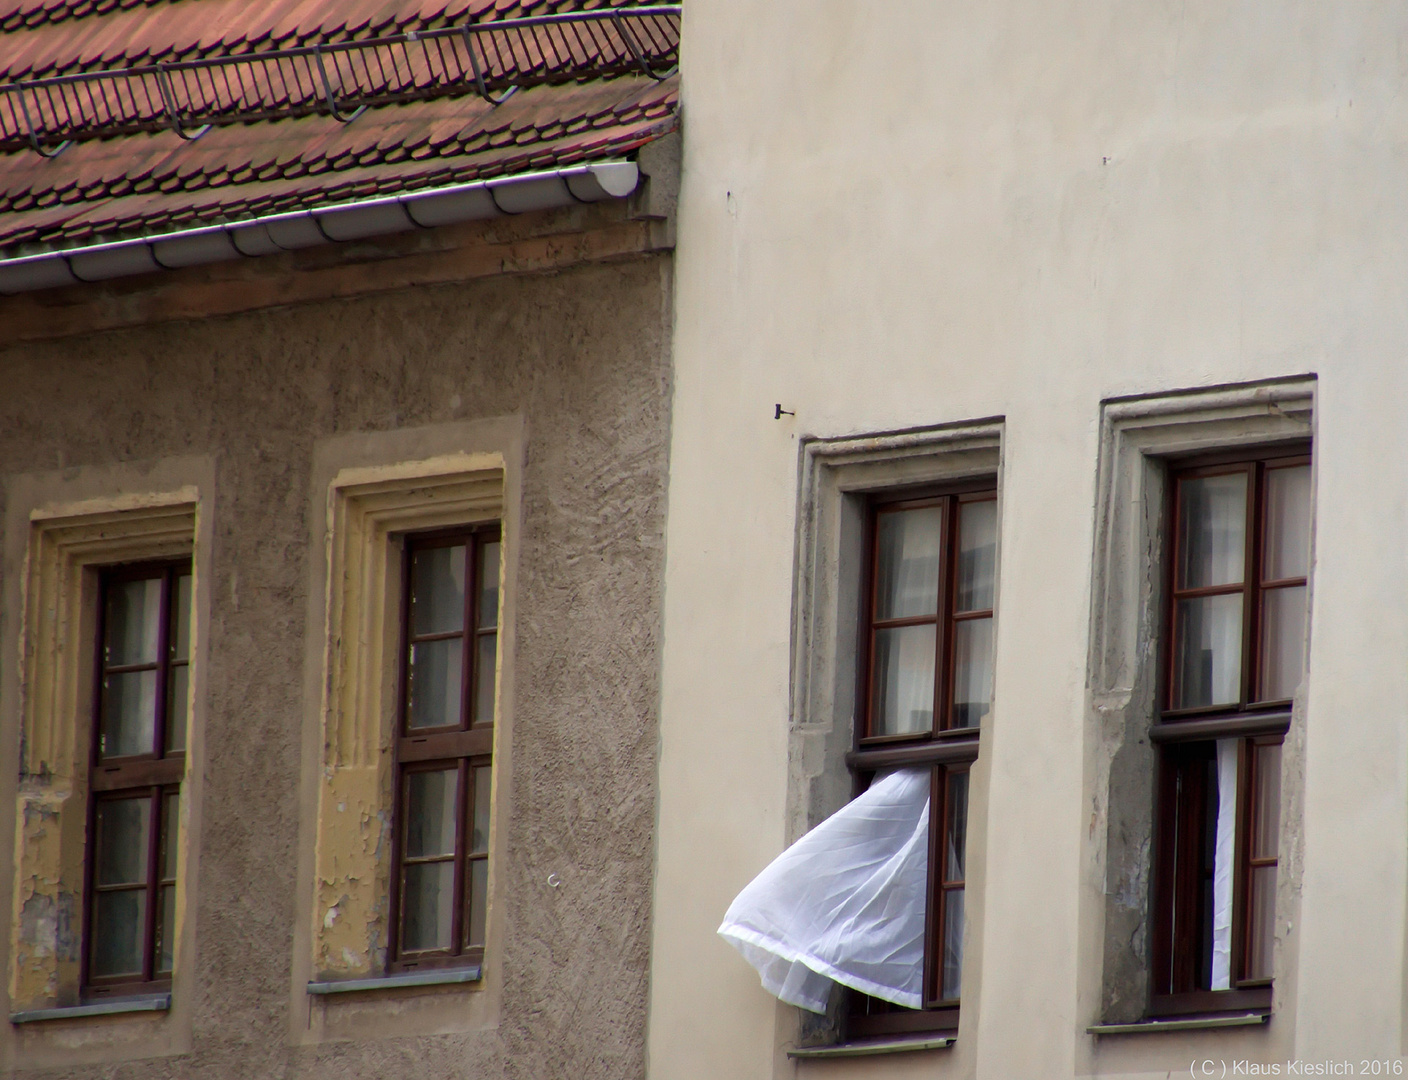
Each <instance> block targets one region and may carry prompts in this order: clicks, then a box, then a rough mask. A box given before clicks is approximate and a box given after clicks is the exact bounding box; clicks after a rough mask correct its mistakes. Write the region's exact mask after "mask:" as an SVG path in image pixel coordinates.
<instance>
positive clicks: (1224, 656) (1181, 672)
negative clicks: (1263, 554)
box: [1173, 593, 1242, 709]
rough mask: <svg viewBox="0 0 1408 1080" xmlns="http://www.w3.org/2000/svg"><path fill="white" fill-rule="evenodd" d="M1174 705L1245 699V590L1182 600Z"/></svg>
mask: <svg viewBox="0 0 1408 1080" xmlns="http://www.w3.org/2000/svg"><path fill="white" fill-rule="evenodd" d="M1177 649H1178V653H1177V661H1176V663H1175V667H1174V698H1173V707H1174V708H1175V709H1193V708H1198V707H1200V706H1204V705H1234V704H1236V703H1237V702H1239V701H1240V700H1241V699H1242V594H1241V593H1225V594H1223V595H1222V596H1199V597H1195V598H1193V599H1191V600H1180V601H1179V602H1178V641H1177Z"/></svg>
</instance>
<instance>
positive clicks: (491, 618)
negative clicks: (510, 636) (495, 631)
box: [479, 540, 499, 630]
mask: <svg viewBox="0 0 1408 1080" xmlns="http://www.w3.org/2000/svg"><path fill="white" fill-rule="evenodd" d="M498 625H499V542H498V541H497V540H495V541H494V542H493V543H492V544H485V545H484V546H483V547H481V548H480V549H479V626H480V629H486V630H487V629H488V628H489V627H491V626H498Z"/></svg>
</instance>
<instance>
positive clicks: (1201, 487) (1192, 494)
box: [1178, 473, 1247, 589]
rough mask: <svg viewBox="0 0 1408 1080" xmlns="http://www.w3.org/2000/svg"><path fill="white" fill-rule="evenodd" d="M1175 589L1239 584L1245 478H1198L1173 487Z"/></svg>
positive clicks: (1244, 548) (1244, 538)
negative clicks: (1176, 517) (1176, 524)
mask: <svg viewBox="0 0 1408 1080" xmlns="http://www.w3.org/2000/svg"><path fill="white" fill-rule="evenodd" d="M1178 499H1179V537H1178V550H1179V560H1178V563H1179V565H1178V585H1179V588H1183V589H1197V588H1201V587H1202V586H1204V585H1232V584H1235V583H1238V582H1240V581H1242V576H1243V572H1244V571H1243V564H1244V563H1245V560H1246V551H1247V474H1246V473H1232V474H1230V475H1228V476H1203V477H1198V478H1197V479H1190V480H1184V481H1182V482H1180V483H1179V485H1178Z"/></svg>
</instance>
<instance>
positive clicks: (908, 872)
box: [719, 768, 930, 1013]
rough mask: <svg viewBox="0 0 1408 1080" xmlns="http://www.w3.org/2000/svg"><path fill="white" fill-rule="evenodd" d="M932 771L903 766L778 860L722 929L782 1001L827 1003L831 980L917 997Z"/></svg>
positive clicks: (899, 1000) (899, 999)
mask: <svg viewBox="0 0 1408 1080" xmlns="http://www.w3.org/2000/svg"><path fill="white" fill-rule="evenodd" d="M929 777H930V770H929V769H927V768H920V769H899V770H896V771H894V772H890V773H884V774H882V775H880V776H878V777H876V779H875V781H874V783H872V784H871V785H870V788H869V789H868V790H867V791H866V792H865V793H864V794H862V795H860V796H858V797H857V798H856V799H854V800H852V801H851V802H850V803H848V804H847V805H846V806H844V807H842V808H841V809H840V810H838V811H837V812H836V813H835V814H833V815H831V817H829V818H827V819H826V820H825V821H823V822H822V823H821V824H820V825H818V826H817V827H816V828H815V829H813V830H812V831H811V832H809V833H807V835H806V836H804V837H802V838H801V839H800V840H798V841H797V842H796V843H795V844H793V845H792V846H791V847H790V848H788V849H787V850H786V851H784V852H783V853H782V854H781V855H779V856H778V857H777V858H776V859H774V860H773V861H772V862H771V863H770V864H769V865H768V867H767V868H766V869H765V870H763V872H762V873H761V874H759V875H758V876H757V877H756V878H754V879H753V881H752V882H751V883H750V884H749V885H748V886H747V888H745V889H744V890H743V891H742V892H741V893H739V894H738V896H737V898H736V899H735V900H734V901H733V903H732V904H731V905H730V906H729V909H728V913H727V914H726V915H725V916H724V921H723V925H722V926H720V927H719V933H720V934H721V935H722V936H723V937H724V938H725V939H726V940H727V941H728V942H729V943H730V944H732V945H733V946H734V947H735V948H737V949H738V951H739V952H741V953H742V954H743V957H744V959H746V960H747V961H748V962H749V963H750V964H752V965H753V967H755V968H756V969H757V970H758V974H759V975H760V976H761V977H762V982H763V986H764V987H765V988H766V989H767V990H768V992H769V993H771V994H774V995H776V996H777V997H778V998H780V999H781V1000H783V1001H785V1002H787V1003H789V1004H791V1005H797V1006H800V1007H801V1008H803V1009H809V1010H810V1011H812V1012H819V1013H820V1012H825V1011H826V1004H827V999H828V998H829V997H830V995H831V991H832V988H833V987H832V984H833V982H836V983H841V984H842V985H843V986H849V987H851V988H852V989H854V990H859V991H861V992H862V993H866V994H870V995H872V996H873V997H878V998H883V999H884V1000H886V1001H892V1002H894V1003H895V1004H897V1005H905V1006H908V1007H909V1008H911V1009H917V1008H919V1007H920V1006H921V1004H922V1002H921V994H922V989H923V986H922V980H923V968H924V907H925V890H926V888H927V882H928V870H929Z"/></svg>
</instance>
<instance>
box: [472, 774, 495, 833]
mask: <svg viewBox="0 0 1408 1080" xmlns="http://www.w3.org/2000/svg"><path fill="white" fill-rule="evenodd" d="M490 781H491V776H490V770H489V769H488V768H487V767H485V768H482V769H475V770H474V831H473V832H472V833H471V834H470V840H469V850H470V851H471V852H472V853H476V854H477V853H478V852H481V851H488V850H489V794H490Z"/></svg>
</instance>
